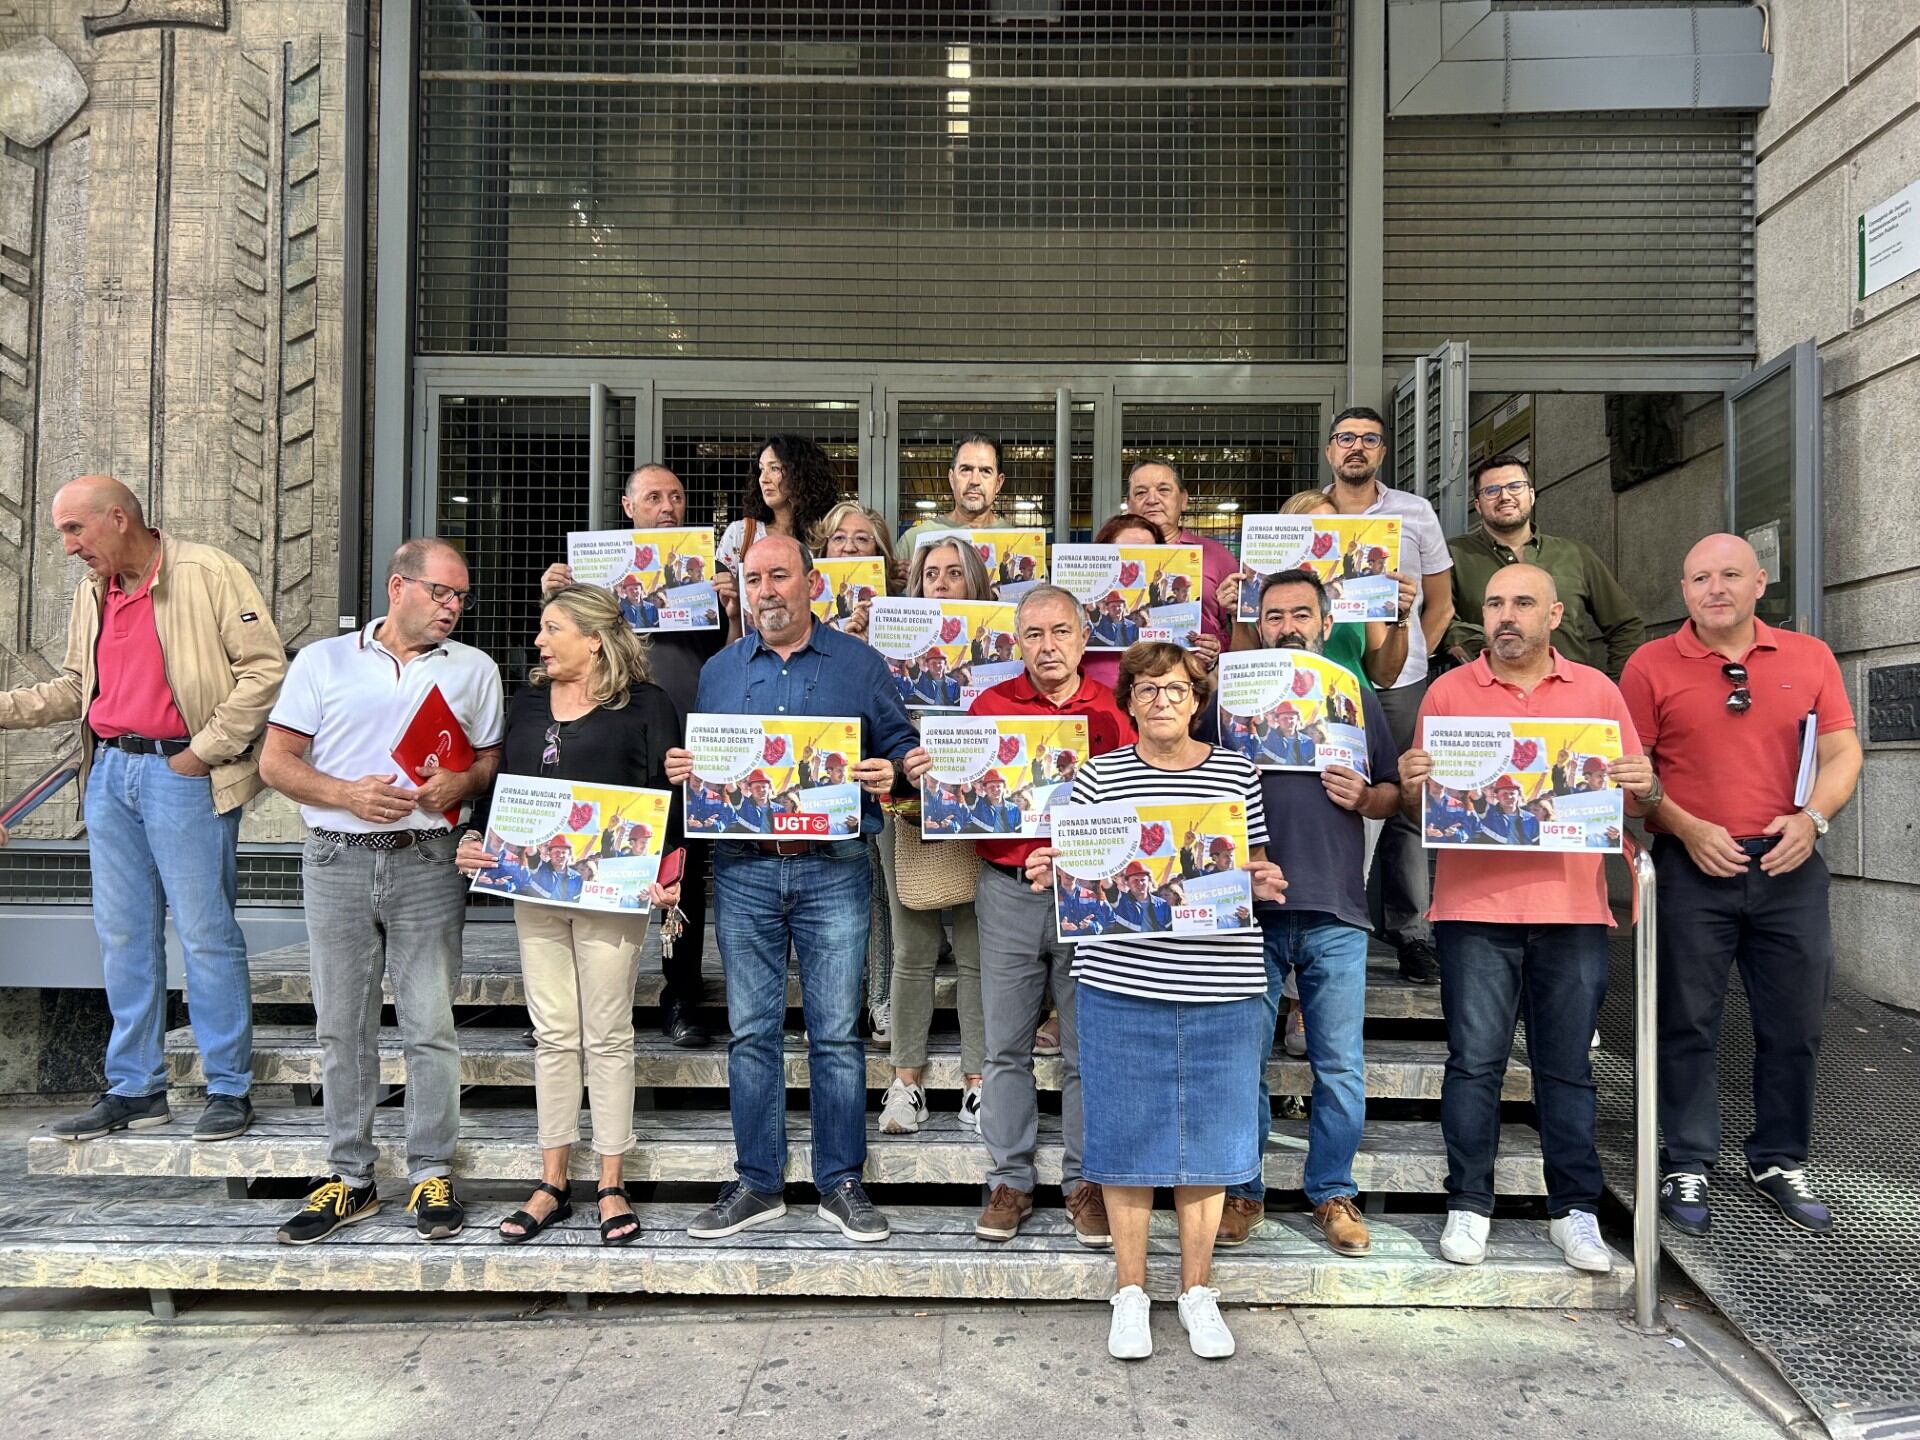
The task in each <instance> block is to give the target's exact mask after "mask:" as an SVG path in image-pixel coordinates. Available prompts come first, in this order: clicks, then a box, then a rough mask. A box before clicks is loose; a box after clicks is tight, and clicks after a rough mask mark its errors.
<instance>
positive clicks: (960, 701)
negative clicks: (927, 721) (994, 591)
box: [867, 596, 1025, 710]
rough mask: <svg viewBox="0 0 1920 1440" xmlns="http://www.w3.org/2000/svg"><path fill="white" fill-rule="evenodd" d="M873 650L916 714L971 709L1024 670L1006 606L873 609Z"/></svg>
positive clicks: (958, 603)
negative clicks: (988, 692) (980, 696)
mask: <svg viewBox="0 0 1920 1440" xmlns="http://www.w3.org/2000/svg"><path fill="white" fill-rule="evenodd" d="M867 643H868V644H870V645H872V646H873V648H874V649H876V650H878V651H879V652H880V654H881V655H882V656H883V657H884V658H885V659H886V662H887V669H888V670H889V671H890V672H892V675H893V683H894V684H895V685H896V686H898V687H899V690H900V699H901V700H902V701H903V702H904V703H905V704H906V706H907V708H908V709H910V710H965V709H966V708H967V707H968V706H969V705H971V704H972V703H973V699H974V697H975V696H976V695H978V694H979V693H980V692H981V691H982V690H988V689H991V688H992V687H993V686H995V685H998V684H999V683H1000V682H1001V681H1002V680H1011V679H1012V678H1013V677H1014V676H1015V675H1018V674H1019V673H1020V672H1021V670H1023V669H1024V668H1025V667H1024V666H1023V665H1022V664H1021V661H1020V651H1019V648H1018V647H1017V646H1016V645H1015V644H1014V638H1013V606H1012V605H1011V604H1010V603H1007V602H1004V601H999V600H915V599H906V598H901V597H891V596H883V597H881V598H880V599H878V600H875V601H874V602H873V612H872V615H871V617H870V618H869V619H868V621H867Z"/></svg>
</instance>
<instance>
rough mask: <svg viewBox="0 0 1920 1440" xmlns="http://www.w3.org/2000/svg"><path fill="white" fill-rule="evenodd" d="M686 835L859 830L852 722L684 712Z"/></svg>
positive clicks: (808, 836)
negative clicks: (689, 772)
mask: <svg viewBox="0 0 1920 1440" xmlns="http://www.w3.org/2000/svg"><path fill="white" fill-rule="evenodd" d="M686 745H687V749H688V750H690V751H692V752H693V778H692V779H690V780H688V781H687V808H686V815H687V835H688V837H689V838H690V839H698V838H701V837H705V838H707V839H714V840H719V839H731V838H733V837H736V836H741V835H746V836H758V837H760V838H762V839H767V840H846V839H851V838H852V837H854V836H857V835H858V834H859V833H860V786H859V784H858V783H857V782H856V781H854V780H853V779H852V778H851V777H852V775H853V767H854V766H856V765H858V764H859V763H860V722H859V721H858V720H854V719H842V718H830V717H818V716H813V715H803V716H787V715H689V716H687V739H686Z"/></svg>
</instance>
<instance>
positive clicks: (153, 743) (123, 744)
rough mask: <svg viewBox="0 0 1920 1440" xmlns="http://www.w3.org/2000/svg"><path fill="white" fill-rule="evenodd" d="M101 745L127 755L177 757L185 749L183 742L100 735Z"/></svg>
mask: <svg viewBox="0 0 1920 1440" xmlns="http://www.w3.org/2000/svg"><path fill="white" fill-rule="evenodd" d="M100 743H101V744H102V745H111V746H112V747H113V748H114V749H116V750H124V751H126V752H127V754H129V755H165V756H169V757H171V756H174V755H178V754H179V753H180V752H181V751H182V750H184V749H186V748H187V744H188V742H187V741H185V740H149V739H148V738H147V737H146V736H144V735H102V736H101V737H100Z"/></svg>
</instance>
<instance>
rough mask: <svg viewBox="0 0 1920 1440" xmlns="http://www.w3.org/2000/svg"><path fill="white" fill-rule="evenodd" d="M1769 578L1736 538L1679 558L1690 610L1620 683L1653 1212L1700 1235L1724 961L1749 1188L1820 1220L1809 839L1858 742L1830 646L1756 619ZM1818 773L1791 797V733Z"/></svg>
mask: <svg viewBox="0 0 1920 1440" xmlns="http://www.w3.org/2000/svg"><path fill="white" fill-rule="evenodd" d="M1766 588H1767V576H1766V572H1765V571H1764V570H1762V569H1761V568H1760V562H1759V559H1758V557H1757V556H1755V554H1754V553H1753V547H1752V546H1751V545H1749V544H1748V543H1747V542H1746V541H1744V540H1742V539H1741V538H1740V537H1739V536H1737V535H1709V536H1708V537H1707V538H1706V539H1704V540H1702V541H1701V542H1700V543H1699V544H1698V545H1695V546H1694V547H1693V549H1692V550H1691V551H1689V552H1688V554H1687V560H1686V564H1685V566H1684V568H1683V569H1682V571H1681V574H1680V590H1681V594H1682V596H1683V598H1684V599H1685V600H1686V604H1687V614H1688V616H1689V619H1688V620H1687V622H1686V623H1685V624H1684V625H1682V626H1681V627H1680V629H1679V630H1678V631H1677V632H1676V633H1675V634H1672V635H1669V636H1667V637H1666V638H1665V639H1661V640H1655V641H1652V642H1650V643H1649V644H1646V645H1643V646H1641V647H1640V649H1638V650H1636V651H1635V652H1634V654H1633V658H1632V659H1631V660H1629V661H1628V662H1627V668H1626V671H1625V673H1624V674H1622V675H1621V677H1620V688H1621V690H1622V691H1624V692H1625V694H1626V697H1627V705H1628V707H1629V708H1630V709H1631V710H1632V712H1633V719H1634V725H1635V728H1637V729H1638V730H1639V732H1640V738H1641V739H1642V740H1643V741H1644V742H1645V743H1646V746H1647V749H1648V751H1649V752H1650V753H1651V754H1652V755H1653V763H1654V769H1655V770H1656V771H1657V772H1658V773H1659V777H1660V784H1661V787H1662V790H1661V791H1659V792H1656V803H1655V805H1654V806H1653V809H1652V812H1651V814H1650V816H1649V819H1648V828H1649V829H1651V830H1652V831H1654V832H1655V838H1654V842H1653V858H1654V864H1655V866H1656V867H1657V870H1658V874H1659V902H1658V903H1659V907H1660V928H1659V933H1660V1135H1661V1141H1662V1153H1661V1157H1660V1158H1661V1183H1660V1213H1661V1215H1663V1216H1664V1217H1665V1218H1666V1219H1667V1221H1668V1222H1669V1223H1670V1224H1672V1225H1673V1226H1674V1227H1675V1228H1676V1229H1679V1230H1681V1231H1684V1232H1685V1233H1687V1234H1689V1235H1704V1234H1705V1233H1706V1232H1707V1228H1708V1225H1709V1223H1710V1221H1711V1219H1712V1212H1711V1210H1710V1208H1709V1205H1708V1201H1707V1173H1708V1171H1710V1170H1711V1169H1712V1167H1713V1163H1714V1161H1715V1160H1717V1159H1718V1158H1719V1155H1720V1092H1719V1087H1718V1085H1717V1083H1716V1081H1717V1077H1718V1050H1719V1046H1720V1016H1721V1011H1722V1009H1723V1007H1724V1006H1725V1004H1726V998H1727V977H1728V973H1729V971H1730V969H1731V967H1732V966H1733V965H1734V964H1736V963H1737V964H1738V965H1739V966H1740V976H1741V979H1742V980H1743V981H1744V983H1745V985H1746V989H1747V998H1748V1002H1749V1005H1750V1008H1751V1009H1752V1012H1753V1048H1754V1058H1753V1111H1754V1120H1753V1132H1752V1133H1751V1134H1750V1135H1748V1136H1747V1141H1746V1147H1745V1148H1746V1160H1747V1177H1748V1179H1749V1180H1751V1181H1752V1182H1753V1184H1754V1185H1755V1186H1757V1187H1758V1188H1759V1190H1760V1192H1761V1193H1762V1194H1764V1195H1765V1196H1766V1197H1767V1198H1768V1199H1769V1200H1771V1201H1773V1203H1774V1204H1775V1205H1777V1206H1779V1208H1780V1212H1781V1214H1783V1215H1784V1216H1785V1217H1786V1218H1787V1219H1788V1220H1789V1221H1791V1222H1792V1223H1793V1224H1795V1225H1798V1226H1800V1227H1801V1228H1802V1229H1805V1230H1812V1231H1815V1232H1825V1231H1827V1230H1830V1229H1832V1228H1833V1215H1832V1212H1831V1211H1830V1210H1829V1209H1828V1208H1827V1207H1826V1206H1825V1205H1824V1204H1822V1203H1821V1202H1820V1200H1819V1198H1818V1197H1817V1196H1815V1195H1814V1193H1813V1191H1812V1189H1811V1188H1810V1187H1809V1185H1808V1184H1807V1178H1806V1168H1805V1167H1806V1163H1807V1151H1808V1148H1809V1147H1810V1145H1811V1142H1812V1138H1813V1087H1814V1071H1815V1068H1816V1066H1817V1064H1818V1061H1819V1056H1820V1040H1821V1035H1822V1032H1823V1030H1824V1028H1825V1022H1826V1007H1827V991H1828V987H1829V985H1830V984H1831V983H1832V979H1833V932H1832V930H1831V928H1830V926H1829V923H1828V915H1827V866H1826V862H1825V861H1824V860H1822V859H1821V858H1820V855H1819V853H1818V852H1817V851H1816V850H1815V849H1814V844H1815V842H1816V841H1818V840H1819V838H1820V837H1821V836H1823V835H1825V834H1826V833H1827V822H1828V821H1829V819H1831V817H1832V816H1833V815H1834V814H1836V813H1837V812H1838V811H1839V809H1840V807H1841V806H1842V805H1845V804H1846V803H1847V800H1848V798H1849V797H1851V796H1852V794H1853V787H1854V783H1855V782H1856V781H1857V780H1858V779H1859V778H1860V739H1859V736H1858V734H1857V733H1856V732H1855V729H1854V723H1853V707H1852V706H1851V705H1850V704H1849V703H1848V701H1847V692H1846V687H1845V686H1844V685H1843V684H1842V682H1841V679H1840V667H1839V665H1838V664H1836V663H1835V661H1834V658H1833V652H1832V651H1831V650H1829V649H1828V648H1827V647H1826V645H1825V644H1823V643H1822V642H1821V641H1819V640H1817V639H1815V638H1814V637H1813V636H1811V635H1797V634H1795V633H1793V632H1792V631H1790V630H1776V629H1774V628H1773V627H1771V626H1769V625H1766V624H1763V623H1762V622H1761V621H1760V620H1758V619H1757V618H1756V617H1755V615H1754V607H1755V606H1756V605H1757V604H1758V602H1759V599H1760V597H1761V596H1762V595H1763V594H1765V593H1766ZM1809 720H1811V723H1812V725H1813V728H1814V731H1815V734H1816V737H1817V738H1816V742H1815V743H1816V754H1817V757H1818V762H1819V768H1818V772H1817V778H1816V779H1815V780H1814V783H1813V788H1812V792H1811V793H1810V794H1809V795H1807V797H1806V799H1805V800H1804V801H1801V800H1799V799H1797V798H1796V795H1795V782H1796V779H1797V777H1798V773H1799V767H1800V752H1801V743H1802V742H1801V736H1802V734H1803V731H1804V727H1805V726H1806V725H1807V724H1808V723H1809Z"/></svg>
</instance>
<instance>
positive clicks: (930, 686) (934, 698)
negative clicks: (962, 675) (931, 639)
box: [907, 645, 960, 709]
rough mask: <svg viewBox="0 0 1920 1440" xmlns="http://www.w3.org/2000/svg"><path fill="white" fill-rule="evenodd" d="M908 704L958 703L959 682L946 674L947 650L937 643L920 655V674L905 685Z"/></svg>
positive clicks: (940, 704)
mask: <svg viewBox="0 0 1920 1440" xmlns="http://www.w3.org/2000/svg"><path fill="white" fill-rule="evenodd" d="M907 703H908V704H909V705H937V706H941V707H944V708H949V709H950V708H952V707H953V706H956V705H958V704H959V703H960V682H959V681H958V680H955V679H952V678H950V677H949V676H948V674H947V652H946V651H944V650H942V649H941V648H940V647H939V646H938V645H933V646H930V647H928V649H927V653H926V654H924V655H922V656H921V657H920V674H919V675H918V676H916V677H915V679H914V681H913V683H912V684H911V685H909V686H908V687H907Z"/></svg>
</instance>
